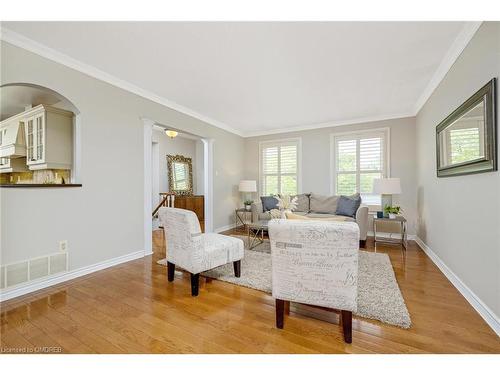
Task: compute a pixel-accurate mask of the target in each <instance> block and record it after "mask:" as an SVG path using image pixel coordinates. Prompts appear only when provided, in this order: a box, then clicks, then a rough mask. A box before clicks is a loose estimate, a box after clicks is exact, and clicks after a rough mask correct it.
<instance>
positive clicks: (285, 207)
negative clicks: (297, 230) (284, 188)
mask: <svg viewBox="0 0 500 375" xmlns="http://www.w3.org/2000/svg"><path fill="white" fill-rule="evenodd" d="M297 200H298V198H297V197H296V196H295V197H293V198H292V197H291V196H290V195H282V196H278V208H279V210H280V212H281V218H282V219H286V216H285V213H286V212H292V211H293V210H295V209H296V208H297Z"/></svg>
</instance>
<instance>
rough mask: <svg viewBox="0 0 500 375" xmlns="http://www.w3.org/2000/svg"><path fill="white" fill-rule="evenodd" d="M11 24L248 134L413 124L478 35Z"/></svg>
mask: <svg viewBox="0 0 500 375" xmlns="http://www.w3.org/2000/svg"><path fill="white" fill-rule="evenodd" d="M2 26H3V27H6V28H7V29H9V30H11V31H14V32H16V33H18V34H21V35H22V36H24V37H27V38H29V39H31V40H34V41H36V42H38V43H41V44H42V45H44V46H46V47H49V48H51V49H53V50H55V51H57V52H60V53H63V54H65V55H67V56H69V57H71V58H73V59H76V60H78V61H79V62H81V63H83V64H86V66H91V67H93V68H96V69H98V70H99V71H102V72H104V73H107V74H108V75H112V76H113V77H114V78H117V79H118V80H120V81H121V82H123V81H125V82H127V83H129V84H131V87H134V88H135V89H136V91H137V90H139V91H140V93H142V94H144V93H146V94H147V95H150V96H152V97H155V98H160V99H161V100H163V101H164V103H166V104H169V105H171V106H172V107H173V108H175V109H180V110H181V111H183V112H186V113H189V114H191V115H194V116H195V117H198V118H201V119H203V120H205V121H208V122H210V123H212V124H214V125H216V126H220V127H223V128H226V129H230V130H233V131H234V132H235V133H238V134H240V135H244V136H249V135H257V134H265V133H272V132H281V131H285V130H287V129H293V128H307V127H319V126H322V125H325V124H329V125H335V124H343V123H352V122H357V121H361V120H363V121H368V120H377V119H384V118H396V117H404V116H413V115H415V112H416V110H417V109H418V108H417V107H416V106H418V105H419V102H420V104H422V103H421V102H422V98H423V96H424V95H426V94H427V95H428V94H429V93H426V91H429V85H430V84H432V82H433V80H434V81H435V76H436V74H437V73H439V70H440V69H441V70H442V62H443V61H444V60H446V59H449V55H450V49H451V48H452V47H453V46H454V44H456V41H457V39H460V35H461V34H463V31H464V30H465V29H466V28H467V27H468V26H469V25H468V23H467V22H269V23H265V22H233V23H231V22H3V23H2ZM462 48H463V47H462ZM443 75H444V73H443ZM147 95H146V96H147ZM424 99H425V98H424Z"/></svg>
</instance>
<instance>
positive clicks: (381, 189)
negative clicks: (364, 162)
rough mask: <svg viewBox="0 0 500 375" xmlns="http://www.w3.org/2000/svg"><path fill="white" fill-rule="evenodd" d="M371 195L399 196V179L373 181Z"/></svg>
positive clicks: (377, 179)
mask: <svg viewBox="0 0 500 375" xmlns="http://www.w3.org/2000/svg"><path fill="white" fill-rule="evenodd" d="M373 194H401V182H400V180H399V178H376V179H374V180H373Z"/></svg>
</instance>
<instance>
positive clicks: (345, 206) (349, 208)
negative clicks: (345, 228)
mask: <svg viewBox="0 0 500 375" xmlns="http://www.w3.org/2000/svg"><path fill="white" fill-rule="evenodd" d="M359 206H361V197H360V196H359V194H355V195H351V196H350V197H346V196H345V195H341V196H340V198H339V199H338V202H337V210H336V211H335V214H336V215H342V216H349V217H355V216H356V211H357V210H358V208H359Z"/></svg>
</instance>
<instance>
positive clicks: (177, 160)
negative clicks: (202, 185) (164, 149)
mask: <svg viewBox="0 0 500 375" xmlns="http://www.w3.org/2000/svg"><path fill="white" fill-rule="evenodd" d="M167 168H168V189H169V192H170V193H174V194H175V195H193V164H192V160H191V158H187V157H185V156H182V155H167Z"/></svg>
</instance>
